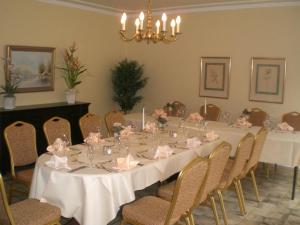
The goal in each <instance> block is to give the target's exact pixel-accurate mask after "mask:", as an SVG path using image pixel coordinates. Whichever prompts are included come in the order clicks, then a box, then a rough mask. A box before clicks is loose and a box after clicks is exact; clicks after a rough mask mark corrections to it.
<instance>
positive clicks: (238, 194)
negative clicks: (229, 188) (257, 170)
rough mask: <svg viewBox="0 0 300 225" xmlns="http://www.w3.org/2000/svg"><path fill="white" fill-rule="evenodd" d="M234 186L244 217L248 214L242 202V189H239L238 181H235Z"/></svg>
mask: <svg viewBox="0 0 300 225" xmlns="http://www.w3.org/2000/svg"><path fill="white" fill-rule="evenodd" d="M233 184H234V188H235V193H236V195H237V198H238V203H239V207H240V212H241V215H242V216H243V215H245V214H246V212H245V209H244V205H243V202H242V197H241V193H240V189H239V185H238V182H237V180H234V181H233Z"/></svg>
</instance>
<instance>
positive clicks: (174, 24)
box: [171, 19, 176, 36]
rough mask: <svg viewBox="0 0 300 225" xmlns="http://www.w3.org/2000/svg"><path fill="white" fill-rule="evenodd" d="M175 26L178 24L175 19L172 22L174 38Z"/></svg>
mask: <svg viewBox="0 0 300 225" xmlns="http://www.w3.org/2000/svg"><path fill="white" fill-rule="evenodd" d="M175 26H176V22H175V20H174V19H172V20H171V28H172V36H175Z"/></svg>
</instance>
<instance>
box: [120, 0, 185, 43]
mask: <svg viewBox="0 0 300 225" xmlns="http://www.w3.org/2000/svg"><path fill="white" fill-rule="evenodd" d="M126 20H127V15H126V13H125V12H124V13H123V14H122V17H121V30H120V35H121V38H122V39H123V40H124V41H132V40H136V41H137V42H140V41H144V40H145V41H147V43H148V44H149V43H150V42H151V41H152V42H153V43H157V42H160V41H161V42H164V43H170V42H174V41H176V40H177V35H179V34H181V33H180V23H181V17H180V16H177V17H176V19H172V20H171V22H170V27H171V33H170V34H169V35H168V32H167V15H166V14H165V13H163V14H162V17H161V20H157V21H156V23H155V27H156V29H155V30H154V31H153V30H152V28H153V22H152V11H151V0H148V9H147V13H146V28H144V20H145V14H144V12H143V11H142V12H141V13H140V15H139V17H138V18H136V20H135V23H134V24H135V33H134V34H133V35H132V36H131V37H126ZM161 25H162V26H161Z"/></svg>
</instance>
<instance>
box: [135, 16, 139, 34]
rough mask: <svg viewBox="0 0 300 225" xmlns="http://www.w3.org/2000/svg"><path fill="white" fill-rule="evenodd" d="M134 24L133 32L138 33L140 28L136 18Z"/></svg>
mask: <svg viewBox="0 0 300 225" xmlns="http://www.w3.org/2000/svg"><path fill="white" fill-rule="evenodd" d="M134 24H135V32H136V33H138V32H139V26H140V20H139V18H136V20H135V22H134Z"/></svg>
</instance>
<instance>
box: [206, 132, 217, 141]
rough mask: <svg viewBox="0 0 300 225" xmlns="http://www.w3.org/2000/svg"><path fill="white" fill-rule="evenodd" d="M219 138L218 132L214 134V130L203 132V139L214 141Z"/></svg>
mask: <svg viewBox="0 0 300 225" xmlns="http://www.w3.org/2000/svg"><path fill="white" fill-rule="evenodd" d="M218 138H219V135H218V134H215V132H214V131H211V132H208V133H206V134H205V141H214V140H217V139H218Z"/></svg>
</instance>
